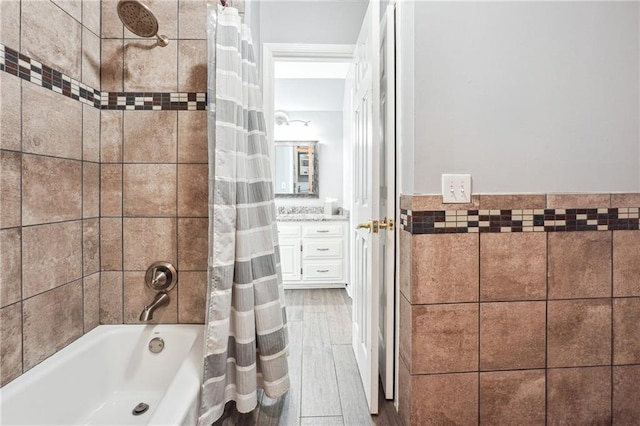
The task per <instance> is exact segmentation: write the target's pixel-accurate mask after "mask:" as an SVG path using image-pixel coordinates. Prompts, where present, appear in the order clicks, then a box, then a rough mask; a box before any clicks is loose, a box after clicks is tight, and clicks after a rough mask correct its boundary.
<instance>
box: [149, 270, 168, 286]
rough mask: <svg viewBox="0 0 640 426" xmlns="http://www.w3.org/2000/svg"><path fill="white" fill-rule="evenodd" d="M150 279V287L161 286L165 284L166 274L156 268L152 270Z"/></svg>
mask: <svg viewBox="0 0 640 426" xmlns="http://www.w3.org/2000/svg"><path fill="white" fill-rule="evenodd" d="M151 277H152V278H151V286H157V285H161V286H162V285H164V284H165V283H166V282H167V274H165V273H164V271H160V270H159V269H158V268H153V272H152V273H151Z"/></svg>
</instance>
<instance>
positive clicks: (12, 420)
mask: <svg viewBox="0 0 640 426" xmlns="http://www.w3.org/2000/svg"><path fill="white" fill-rule="evenodd" d="M202 335H203V326H201V325H101V326H99V327H97V328H96V329H94V330H92V331H91V332H89V333H87V334H86V335H85V336H83V337H81V338H80V339H78V340H77V341H75V342H73V343H72V344H70V345H69V346H67V347H66V348H64V349H62V350H61V351H59V352H58V353H56V354H54V355H53V356H51V357H50V358H48V359H46V360H45V361H43V362H42V363H40V364H38V365H36V366H35V367H33V368H32V369H31V370H29V371H27V372H26V373H25V374H23V375H22V376H20V377H18V378H17V379H16V380H14V381H13V382H11V383H9V384H7V385H6V386H4V387H3V388H2V389H0V424H2V425H194V424H196V421H197V414H198V407H199V396H200V383H201V382H202ZM154 337H160V338H162V339H163V340H164V344H165V346H164V349H163V350H162V352H160V353H157V354H156V353H152V352H151V351H150V350H149V341H150V340H151V339H153V338H154ZM140 402H144V403H146V404H149V409H148V411H147V412H146V413H144V414H142V415H139V416H134V415H132V413H131V411H132V410H133V408H134V407H135V406H136V405H137V404H138V403H140Z"/></svg>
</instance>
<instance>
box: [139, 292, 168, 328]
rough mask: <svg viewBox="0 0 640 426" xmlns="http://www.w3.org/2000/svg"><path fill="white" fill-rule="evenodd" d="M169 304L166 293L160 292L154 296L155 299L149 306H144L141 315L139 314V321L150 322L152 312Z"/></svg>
mask: <svg viewBox="0 0 640 426" xmlns="http://www.w3.org/2000/svg"><path fill="white" fill-rule="evenodd" d="M167 303H169V295H168V294H167V292H166V291H160V292H158V293H157V294H156V297H155V298H154V299H153V302H151V305H145V307H144V309H143V310H142V313H141V314H140V321H145V322H146V321H151V320H152V319H153V311H155V310H156V309H158V308H159V307H160V306H162V305H166V304H167Z"/></svg>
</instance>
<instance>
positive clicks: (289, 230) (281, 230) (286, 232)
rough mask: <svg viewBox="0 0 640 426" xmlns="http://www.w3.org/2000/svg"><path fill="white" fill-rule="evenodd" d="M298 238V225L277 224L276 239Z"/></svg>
mask: <svg viewBox="0 0 640 426" xmlns="http://www.w3.org/2000/svg"><path fill="white" fill-rule="evenodd" d="M299 236H300V225H292V224H288V223H287V224H283V223H282V222H279V223H278V237H280V238H294V237H299Z"/></svg>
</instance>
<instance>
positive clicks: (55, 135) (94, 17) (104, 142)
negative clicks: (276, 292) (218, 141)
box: [0, 0, 208, 385]
mask: <svg viewBox="0 0 640 426" xmlns="http://www.w3.org/2000/svg"><path fill="white" fill-rule="evenodd" d="M147 3H148V4H149V6H150V7H152V9H153V10H154V12H155V13H156V15H157V16H158V18H159V20H160V22H161V28H162V30H163V32H165V33H166V34H167V36H169V38H170V45H169V46H168V47H167V48H161V47H158V46H156V45H155V42H151V41H149V40H148V39H140V38H137V37H135V36H134V35H133V34H131V33H129V32H128V31H125V30H124V28H123V26H122V24H121V22H120V21H119V19H118V17H117V13H116V5H117V0H102V1H100V0H70V1H64V2H62V1H57V0H50V1H49V0H42V1H29V0H2V1H0V19H1V22H0V90H1V93H0V263H1V264H2V265H3V268H2V270H1V271H0V337H1V339H2V345H1V346H0V385H4V384H6V383H8V382H10V381H11V380H13V379H15V378H16V377H18V376H19V375H21V374H22V373H23V372H24V371H27V370H28V369H30V368H31V367H33V366H34V365H36V364H38V363H39V362H41V361H42V360H44V359H45V358H47V357H48V356H50V355H52V354H53V353H55V352H56V351H58V350H60V349H62V348H63V347H64V346H66V345H67V344H69V343H71V342H72V341H73V340H75V339H77V338H78V337H80V336H81V335H82V334H84V333H86V332H88V331H90V330H91V329H93V328H94V327H96V326H97V325H98V324H100V323H103V324H110V323H123V322H125V323H134V322H137V318H138V315H139V313H140V311H141V309H142V307H143V306H144V304H147V303H149V301H150V300H151V299H152V297H153V295H152V294H150V293H149V292H148V290H147V289H146V287H145V286H144V283H143V271H144V270H145V269H146V268H147V266H148V265H149V264H151V263H152V262H154V261H156V260H168V261H172V262H173V263H174V264H176V266H177V267H178V269H179V281H180V282H179V284H178V287H177V288H176V289H174V290H173V291H172V294H171V296H172V301H171V304H170V305H169V306H168V307H165V308H162V309H161V310H160V311H158V313H157V315H156V319H155V321H154V322H181V323H198V322H203V320H204V303H205V302H204V292H205V286H206V252H207V250H206V240H205V239H203V237H202V236H203V235H204V236H206V229H207V226H208V223H207V222H208V220H207V206H206V198H207V189H206V188H207V182H206V176H207V164H206V162H207V135H206V133H207V130H206V112H205V111H204V110H205V109H206V94H205V92H206V72H207V65H206V31H205V28H206V26H205V16H206V14H205V11H206V3H207V2H206V0H176V1H156V0H148V1H147ZM62 29H63V30H62ZM203 176H204V179H203ZM54 328H55V330H54Z"/></svg>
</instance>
